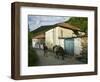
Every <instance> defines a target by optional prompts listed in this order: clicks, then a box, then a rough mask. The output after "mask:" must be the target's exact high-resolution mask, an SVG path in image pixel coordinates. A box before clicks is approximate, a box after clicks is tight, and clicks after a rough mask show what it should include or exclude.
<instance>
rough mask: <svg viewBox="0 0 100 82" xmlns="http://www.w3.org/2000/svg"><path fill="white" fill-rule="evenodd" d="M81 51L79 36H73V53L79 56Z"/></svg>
mask: <svg viewBox="0 0 100 82" xmlns="http://www.w3.org/2000/svg"><path fill="white" fill-rule="evenodd" d="M81 51H82V46H81V38H75V39H74V54H75V55H78V56H79V55H80V53H81Z"/></svg>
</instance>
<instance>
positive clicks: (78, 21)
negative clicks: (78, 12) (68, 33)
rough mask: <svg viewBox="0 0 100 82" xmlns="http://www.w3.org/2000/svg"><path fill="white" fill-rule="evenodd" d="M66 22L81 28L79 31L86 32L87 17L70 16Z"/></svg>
mask: <svg viewBox="0 0 100 82" xmlns="http://www.w3.org/2000/svg"><path fill="white" fill-rule="evenodd" d="M67 23H69V24H71V25H74V26H76V27H78V28H80V29H81V31H83V32H86V33H87V28H88V18H87V17H71V18H70V20H69V21H67Z"/></svg>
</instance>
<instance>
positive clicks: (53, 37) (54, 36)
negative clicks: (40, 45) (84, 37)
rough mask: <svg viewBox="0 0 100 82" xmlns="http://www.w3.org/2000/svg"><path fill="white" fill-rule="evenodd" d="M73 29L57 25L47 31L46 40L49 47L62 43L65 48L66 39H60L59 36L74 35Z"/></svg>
mask: <svg viewBox="0 0 100 82" xmlns="http://www.w3.org/2000/svg"><path fill="white" fill-rule="evenodd" d="M72 36H73V31H72V30H69V29H65V28H62V27H55V28H54V29H51V30H49V31H47V32H46V33H45V42H46V45H47V46H48V48H51V49H52V47H53V46H55V45H60V46H62V47H63V48H64V39H59V37H65V38H67V37H72Z"/></svg>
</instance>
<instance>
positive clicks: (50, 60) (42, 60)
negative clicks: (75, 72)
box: [35, 49, 82, 66]
mask: <svg viewBox="0 0 100 82" xmlns="http://www.w3.org/2000/svg"><path fill="white" fill-rule="evenodd" d="M35 50H36V53H37V54H38V57H39V66H46V65H70V64H82V62H79V61H77V60H76V59H75V57H65V59H64V60H62V59H61V57H60V58H59V59H58V58H56V57H55V53H53V52H50V51H48V53H47V56H44V52H43V50H40V49H35Z"/></svg>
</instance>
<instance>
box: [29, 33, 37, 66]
mask: <svg viewBox="0 0 100 82" xmlns="http://www.w3.org/2000/svg"><path fill="white" fill-rule="evenodd" d="M37 64H38V55H37V53H36V51H35V50H34V49H33V48H32V33H31V32H28V66H36V65H37Z"/></svg>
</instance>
